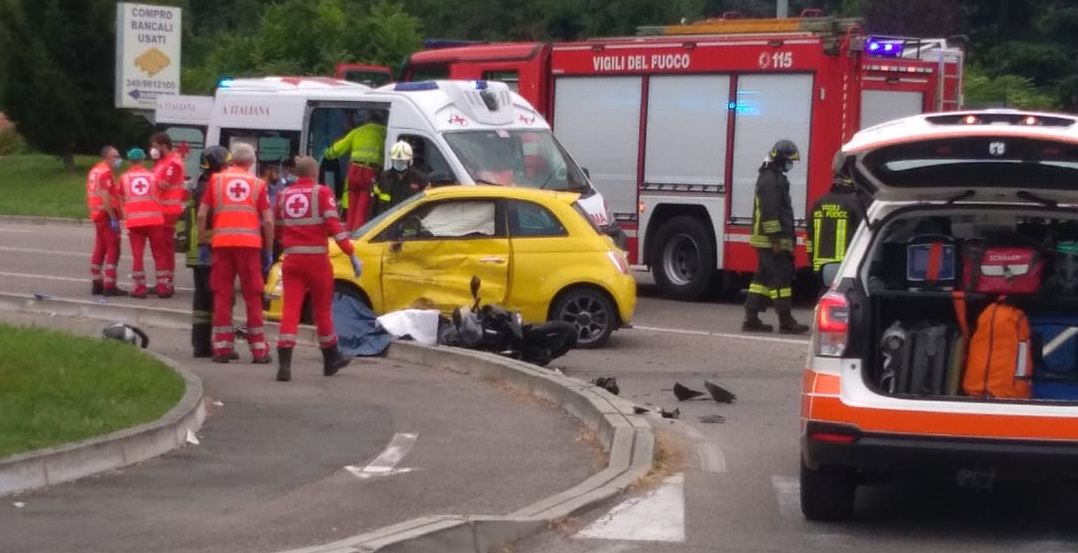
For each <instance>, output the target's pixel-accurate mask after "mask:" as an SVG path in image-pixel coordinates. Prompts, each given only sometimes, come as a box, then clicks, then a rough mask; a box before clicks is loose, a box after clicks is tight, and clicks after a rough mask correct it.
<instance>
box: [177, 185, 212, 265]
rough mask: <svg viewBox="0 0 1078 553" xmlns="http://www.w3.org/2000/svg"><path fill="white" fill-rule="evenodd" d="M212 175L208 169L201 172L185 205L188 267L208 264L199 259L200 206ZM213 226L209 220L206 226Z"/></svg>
mask: <svg viewBox="0 0 1078 553" xmlns="http://www.w3.org/2000/svg"><path fill="white" fill-rule="evenodd" d="M210 176H211V174H210V173H208V172H206V171H203V172H201V173H199V175H198V180H197V181H196V184H195V189H194V190H192V191H191V196H190V198H189V199H188V200H187V205H186V206H184V210H183V218H184V221H186V223H187V224H186V227H187V228H186V229H184V230H185V232H186V233H187V259H186V261H187V263H186V265H187V267H206V266H207V265H205V264H203V263H202V262H201V261H199V260H198V206H199V204H200V203H201V202H202V193H203V192H205V191H206V187H207V186H208V185H209V182H210ZM211 226H212V225H211V224H210V222H209V221H207V222H206V227H207V228H209V227H211Z"/></svg>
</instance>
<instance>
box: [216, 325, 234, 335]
mask: <svg viewBox="0 0 1078 553" xmlns="http://www.w3.org/2000/svg"><path fill="white" fill-rule="evenodd" d="M213 331H214V333H216V334H231V333H232V327H230V326H215V327H213Z"/></svg>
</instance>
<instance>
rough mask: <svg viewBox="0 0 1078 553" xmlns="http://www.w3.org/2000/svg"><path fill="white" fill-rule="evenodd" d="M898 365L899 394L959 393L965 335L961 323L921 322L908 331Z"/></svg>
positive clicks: (897, 386)
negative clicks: (959, 324) (961, 330)
mask: <svg viewBox="0 0 1078 553" xmlns="http://www.w3.org/2000/svg"><path fill="white" fill-rule="evenodd" d="M900 357H901V360H900V361H899V363H898V367H896V369H897V370H896V372H895V382H894V390H893V392H894V393H895V394H899V395H914V396H950V395H955V394H957V393H958V381H959V379H958V375H959V373H960V371H959V370H958V368H959V367H961V360H962V336H961V333H960V332H959V330H958V327H957V326H955V325H951V324H943V323H919V324H915V325H913V326H912V327H911V329H910V330H909V331H908V332H907V333H906V338H905V342H904V343H903V344H902V351H901V355H900Z"/></svg>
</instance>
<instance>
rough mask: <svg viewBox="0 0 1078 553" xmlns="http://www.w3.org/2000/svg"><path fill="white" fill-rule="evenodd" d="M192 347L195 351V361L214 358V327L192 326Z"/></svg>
mask: <svg viewBox="0 0 1078 553" xmlns="http://www.w3.org/2000/svg"><path fill="white" fill-rule="evenodd" d="M191 346H192V347H193V348H194V350H195V359H203V358H206V357H213V325H211V324H204V323H198V324H193V325H191Z"/></svg>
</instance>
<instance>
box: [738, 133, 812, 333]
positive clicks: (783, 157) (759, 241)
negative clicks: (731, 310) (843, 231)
mask: <svg viewBox="0 0 1078 553" xmlns="http://www.w3.org/2000/svg"><path fill="white" fill-rule="evenodd" d="M800 160H801V154H800V152H798V150H797V145H796V144H794V143H793V142H791V141H789V140H779V141H778V142H776V143H775V145H774V146H773V147H772V148H771V152H770V153H768V156H767V159H766V160H765V161H764V163H763V165H761V166H760V170H759V171H760V175H759V177H757V179H756V208H755V210H754V212H753V218H752V234H751V235H750V236H749V245H750V246H752V247H753V248H754V249H755V250H756V259H757V265H756V274H755V275H753V277H752V283H751V284H750V285H749V294H748V298H747V299H746V300H745V322H744V323H742V325H741V330H742V331H743V332H771V331H772V330H774V328H773V327H772V326H771V325H769V324H764V322H763V321H761V320H760V312H761V311H763V310H764V309H766V307H767V305H768V304H771V305H772V306H774V308H775V313H776V314H778V316H779V332H781V333H783V334H804V333H806V332H808V330H809V327H808V326H807V325H804V324H801V323H799V322H797V321H796V320H794V317H793V314H792V309H793V278H794V243H795V241H796V240H797V235H796V234H795V232H794V209H793V202H792V201H791V200H790V179H788V178H786V173H788V172H790V169H793V166H794V163H795V162H797V161H800Z"/></svg>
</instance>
